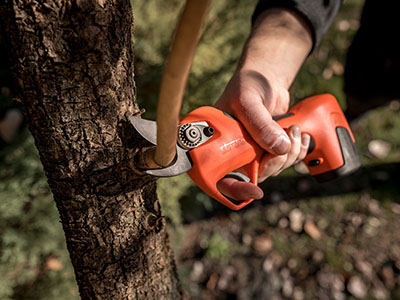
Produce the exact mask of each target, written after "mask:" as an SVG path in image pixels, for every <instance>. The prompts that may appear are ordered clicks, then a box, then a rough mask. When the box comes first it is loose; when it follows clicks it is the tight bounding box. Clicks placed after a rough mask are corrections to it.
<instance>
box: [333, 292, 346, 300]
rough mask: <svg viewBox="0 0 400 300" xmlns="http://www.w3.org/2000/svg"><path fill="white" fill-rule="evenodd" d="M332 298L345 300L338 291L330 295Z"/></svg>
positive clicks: (343, 295)
mask: <svg viewBox="0 0 400 300" xmlns="http://www.w3.org/2000/svg"><path fill="white" fill-rule="evenodd" d="M332 297H333V299H335V300H345V299H346V295H345V294H344V293H342V292H338V291H334V292H333V293H332Z"/></svg>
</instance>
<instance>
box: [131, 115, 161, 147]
mask: <svg viewBox="0 0 400 300" xmlns="http://www.w3.org/2000/svg"><path fill="white" fill-rule="evenodd" d="M129 121H131V124H132V125H133V127H135V129H136V131H137V132H139V133H140V135H141V136H142V137H144V138H145V139H146V140H147V141H149V142H150V143H152V144H154V145H157V123H156V122H155V121H150V120H145V119H141V118H137V117H134V116H130V117H129Z"/></svg>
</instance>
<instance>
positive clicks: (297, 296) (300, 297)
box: [293, 286, 304, 300]
mask: <svg viewBox="0 0 400 300" xmlns="http://www.w3.org/2000/svg"><path fill="white" fill-rule="evenodd" d="M293 300H304V293H303V290H302V289H301V287H298V286H296V287H295V288H294V290H293Z"/></svg>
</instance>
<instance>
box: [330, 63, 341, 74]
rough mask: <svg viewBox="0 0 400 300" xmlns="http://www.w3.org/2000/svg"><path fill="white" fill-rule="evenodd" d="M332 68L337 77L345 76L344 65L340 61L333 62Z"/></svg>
mask: <svg viewBox="0 0 400 300" xmlns="http://www.w3.org/2000/svg"><path fill="white" fill-rule="evenodd" d="M331 68H332V71H333V73H334V74H335V75H343V72H344V67H343V64H342V63H340V62H338V61H333V62H331Z"/></svg>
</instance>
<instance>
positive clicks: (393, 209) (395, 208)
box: [392, 203, 400, 215]
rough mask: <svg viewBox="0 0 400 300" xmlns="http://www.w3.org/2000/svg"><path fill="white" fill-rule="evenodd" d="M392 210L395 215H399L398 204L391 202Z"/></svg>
mask: <svg viewBox="0 0 400 300" xmlns="http://www.w3.org/2000/svg"><path fill="white" fill-rule="evenodd" d="M392 212H393V213H395V214H396V215H400V204H398V203H393V204H392Z"/></svg>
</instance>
